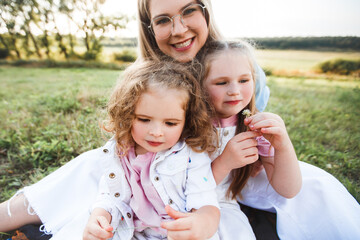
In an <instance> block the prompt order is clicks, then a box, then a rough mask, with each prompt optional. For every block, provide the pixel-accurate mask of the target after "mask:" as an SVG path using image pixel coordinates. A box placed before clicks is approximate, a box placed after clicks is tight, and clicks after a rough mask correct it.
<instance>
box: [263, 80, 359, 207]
mask: <svg viewBox="0 0 360 240" xmlns="http://www.w3.org/2000/svg"><path fill="white" fill-rule="evenodd" d="M268 85H269V87H270V89H271V97H270V101H269V105H268V107H267V111H271V112H275V113H278V114H279V115H280V116H282V117H283V119H284V121H285V123H286V125H287V129H288V132H289V135H290V137H291V139H292V141H293V144H294V147H295V150H296V152H297V156H298V158H299V160H301V161H305V162H308V163H311V164H313V165H316V166H318V167H320V168H322V169H325V170H326V171H328V172H330V173H331V174H333V175H334V176H335V177H337V178H338V179H339V180H340V181H341V182H342V183H343V184H344V185H345V187H346V188H347V189H348V190H349V192H350V193H351V194H352V195H353V196H354V197H355V198H356V199H357V201H358V202H360V179H359V172H360V121H359V117H360V88H359V87H360V83H359V82H336V81H326V80H311V79H309V80H305V79H294V78H291V79H289V78H276V77H270V78H269V82H268Z"/></svg>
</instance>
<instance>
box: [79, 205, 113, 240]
mask: <svg viewBox="0 0 360 240" xmlns="http://www.w3.org/2000/svg"><path fill="white" fill-rule="evenodd" d="M110 222H111V215H110V213H109V212H107V211H106V210H105V209H103V208H95V209H94V210H93V211H92V213H91V215H90V218H89V221H88V223H87V224H86V227H85V230H84V234H83V239H84V240H87V239H108V238H111V237H112V236H113V233H112V231H113V228H112V226H111V225H110Z"/></svg>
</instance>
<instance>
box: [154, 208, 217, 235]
mask: <svg viewBox="0 0 360 240" xmlns="http://www.w3.org/2000/svg"><path fill="white" fill-rule="evenodd" d="M165 210H166V212H167V213H168V214H169V216H170V217H172V218H173V219H175V220H174V221H169V222H162V223H161V227H162V228H164V229H166V230H167V231H168V239H169V240H177V239H194V240H200V239H208V238H210V237H212V236H213V235H214V234H215V233H216V231H217V228H218V225H219V221H220V211H219V209H218V208H217V207H214V206H204V207H201V208H200V209H198V210H196V211H193V212H191V213H183V212H179V211H175V210H174V209H172V208H171V207H170V206H168V205H167V206H166V207H165Z"/></svg>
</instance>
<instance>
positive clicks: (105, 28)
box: [0, 0, 129, 60]
mask: <svg viewBox="0 0 360 240" xmlns="http://www.w3.org/2000/svg"><path fill="white" fill-rule="evenodd" d="M105 1H106V0H0V49H2V52H1V55H11V56H13V57H14V58H17V59H24V58H30V57H33V56H36V57H37V58H39V59H44V58H47V59H52V58H53V56H54V54H56V55H57V56H59V55H61V56H63V57H64V58H65V59H70V58H74V57H76V58H83V59H87V60H88V59H96V58H97V56H98V55H99V53H100V52H101V49H102V44H101V41H102V40H103V38H104V36H105V34H106V33H107V32H109V31H114V30H115V31H116V30H118V29H123V28H125V27H126V24H127V22H128V20H129V19H128V18H127V17H126V16H124V15H121V16H107V15H104V13H103V12H102V11H101V4H103V3H104V2H105ZM64 24H67V25H68V29H72V31H68V32H66V33H65V32H63V31H62V30H61V27H60V25H64ZM79 39H80V41H81V42H80V43H79V42H78V41H79ZM78 45H82V46H85V52H84V51H82V52H80V53H79V52H77V51H78V50H76V46H78Z"/></svg>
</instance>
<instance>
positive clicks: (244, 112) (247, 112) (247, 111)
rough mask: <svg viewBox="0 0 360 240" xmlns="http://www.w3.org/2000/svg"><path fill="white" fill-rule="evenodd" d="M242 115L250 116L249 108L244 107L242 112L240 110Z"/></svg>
mask: <svg viewBox="0 0 360 240" xmlns="http://www.w3.org/2000/svg"><path fill="white" fill-rule="evenodd" d="M242 115H244V116H246V117H250V116H251V112H250V110H249V109H245V110H244V111H243V112H242Z"/></svg>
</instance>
